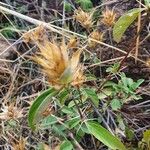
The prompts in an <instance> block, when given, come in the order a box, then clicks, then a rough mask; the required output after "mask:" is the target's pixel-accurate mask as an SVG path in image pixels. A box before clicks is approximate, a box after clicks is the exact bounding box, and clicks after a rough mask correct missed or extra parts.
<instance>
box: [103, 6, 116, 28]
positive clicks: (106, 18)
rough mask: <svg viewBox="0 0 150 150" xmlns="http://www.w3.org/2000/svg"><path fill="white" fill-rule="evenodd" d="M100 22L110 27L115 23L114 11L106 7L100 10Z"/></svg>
mask: <svg viewBox="0 0 150 150" xmlns="http://www.w3.org/2000/svg"><path fill="white" fill-rule="evenodd" d="M102 16H103V18H102V20H101V21H102V22H103V23H104V24H105V25H106V26H108V27H111V26H113V25H114V23H115V18H116V13H115V12H114V11H113V10H110V9H108V8H107V7H106V10H105V11H104V12H102Z"/></svg>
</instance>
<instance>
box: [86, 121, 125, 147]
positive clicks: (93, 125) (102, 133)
mask: <svg viewBox="0 0 150 150" xmlns="http://www.w3.org/2000/svg"><path fill="white" fill-rule="evenodd" d="M85 123H86V126H87V128H88V130H89V132H90V133H91V134H92V135H94V136H95V137H96V138H97V139H98V140H100V141H101V142H102V143H103V144H105V145H106V146H108V147H109V148H110V149H113V150H126V148H125V146H124V145H123V144H122V142H121V141H120V140H119V139H118V138H117V137H115V136H114V135H112V134H111V133H110V132H109V131H107V130H106V129H105V128H103V127H102V126H101V125H100V124H98V123H97V122H94V121H86V122H85Z"/></svg>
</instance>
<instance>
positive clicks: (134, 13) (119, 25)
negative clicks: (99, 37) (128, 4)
mask: <svg viewBox="0 0 150 150" xmlns="http://www.w3.org/2000/svg"><path fill="white" fill-rule="evenodd" d="M143 10H145V8H134V9H132V10H129V11H128V12H127V13H125V14H124V15H123V16H121V17H120V18H119V20H118V21H117V22H116V23H115V25H114V28H113V38H114V41H116V42H118V43H119V42H120V40H121V38H122V36H123V34H124V32H125V31H126V30H127V28H128V27H129V26H130V25H131V24H132V23H133V21H134V20H135V19H136V18H137V17H138V15H139V13H140V12H142V11H143Z"/></svg>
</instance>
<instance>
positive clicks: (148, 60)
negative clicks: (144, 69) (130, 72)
mask: <svg viewBox="0 0 150 150" xmlns="http://www.w3.org/2000/svg"><path fill="white" fill-rule="evenodd" d="M146 65H147V66H148V67H150V58H149V59H147V61H146Z"/></svg>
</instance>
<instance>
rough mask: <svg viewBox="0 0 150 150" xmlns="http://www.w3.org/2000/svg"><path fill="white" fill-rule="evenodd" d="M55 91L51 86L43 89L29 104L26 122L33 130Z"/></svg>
mask: <svg viewBox="0 0 150 150" xmlns="http://www.w3.org/2000/svg"><path fill="white" fill-rule="evenodd" d="M56 93H58V91H56V90H55V89H53V88H50V89H48V90H45V91H44V92H43V93H42V94H41V95H40V96H39V97H37V99H36V100H35V101H34V102H33V104H32V105H31V107H30V110H29V114H28V123H29V126H30V127H31V128H32V129H33V130H35V129H36V124H37V123H38V122H39V121H40V120H41V119H42V118H43V115H42V113H43V112H44V111H45V110H46V109H47V107H48V106H49V104H50V102H51V100H52V97H53V96H54V95H56Z"/></svg>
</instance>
